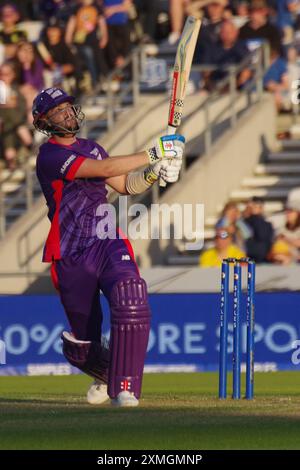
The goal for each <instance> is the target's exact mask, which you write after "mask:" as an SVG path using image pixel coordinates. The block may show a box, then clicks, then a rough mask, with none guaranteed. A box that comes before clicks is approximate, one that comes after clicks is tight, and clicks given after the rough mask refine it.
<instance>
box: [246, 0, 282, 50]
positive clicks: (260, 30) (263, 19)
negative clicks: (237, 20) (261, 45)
mask: <svg viewBox="0 0 300 470" xmlns="http://www.w3.org/2000/svg"><path fill="white" fill-rule="evenodd" d="M239 38H240V39H242V40H244V41H246V42H247V44H250V43H251V41H253V40H258V39H259V40H266V41H268V43H269V44H270V46H271V48H276V49H277V50H280V47H281V35H280V31H279V29H278V28H277V27H276V26H274V25H272V24H271V23H269V21H268V7H267V4H266V3H265V0H253V1H252V3H251V4H250V20H249V21H248V23H246V24H245V25H244V26H242V28H241V29H240V33H239ZM255 42H256V41H255ZM250 48H251V47H250Z"/></svg>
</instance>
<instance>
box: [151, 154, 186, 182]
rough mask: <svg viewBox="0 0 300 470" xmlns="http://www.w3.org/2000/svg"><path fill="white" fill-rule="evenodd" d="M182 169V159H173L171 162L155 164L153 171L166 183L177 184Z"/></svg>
mask: <svg viewBox="0 0 300 470" xmlns="http://www.w3.org/2000/svg"><path fill="white" fill-rule="evenodd" d="M181 167H182V157H181V158H179V157H177V158H173V159H172V161H171V162H165V161H164V160H162V161H160V162H158V163H155V165H153V167H152V169H153V172H154V173H155V174H156V175H157V177H159V178H162V179H163V180H164V181H165V182H166V183H176V181H178V178H179V174H180V170H181Z"/></svg>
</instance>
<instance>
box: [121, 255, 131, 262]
mask: <svg viewBox="0 0 300 470" xmlns="http://www.w3.org/2000/svg"><path fill="white" fill-rule="evenodd" d="M122 261H130V256H129V255H122Z"/></svg>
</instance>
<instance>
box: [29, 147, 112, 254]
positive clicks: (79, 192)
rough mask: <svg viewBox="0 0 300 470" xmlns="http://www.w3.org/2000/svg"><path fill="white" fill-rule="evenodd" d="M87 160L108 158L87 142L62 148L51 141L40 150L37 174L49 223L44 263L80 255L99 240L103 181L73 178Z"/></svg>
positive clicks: (105, 192)
mask: <svg viewBox="0 0 300 470" xmlns="http://www.w3.org/2000/svg"><path fill="white" fill-rule="evenodd" d="M86 158H93V159H95V160H103V159H105V158H108V155H107V153H106V152H105V150H104V149H103V148H102V147H101V146H100V145H98V144H97V143H95V142H93V141H90V140H87V139H77V140H76V142H75V143H74V144H72V145H61V144H58V143H57V142H56V141H55V139H53V138H51V139H49V140H48V142H46V143H45V144H43V145H42V146H41V147H40V151H39V154H38V157H37V165H36V171H37V177H38V179H39V182H40V185H41V188H42V190H43V193H44V196H45V198H46V201H47V206H48V208H49V211H48V217H49V219H50V221H51V228H50V232H49V235H48V238H47V241H46V244H45V248H44V255H43V261H44V262H51V261H53V260H57V259H61V258H63V257H65V256H70V255H71V254H74V253H78V252H82V251H83V250H84V249H85V248H87V247H88V246H91V245H92V244H93V243H94V242H95V241H96V240H98V238H97V234H96V226H97V224H98V222H99V220H100V217H98V216H96V210H97V208H98V206H99V204H103V203H106V202H107V198H106V195H107V191H106V188H105V182H104V179H103V178H89V179H81V178H78V179H75V174H76V172H77V170H78V168H79V167H80V165H81V164H82V163H83V162H84V160H85V159H86Z"/></svg>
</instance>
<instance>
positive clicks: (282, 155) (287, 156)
mask: <svg viewBox="0 0 300 470" xmlns="http://www.w3.org/2000/svg"><path fill="white" fill-rule="evenodd" d="M267 159H268V161H269V162H271V163H273V162H274V163H276V162H282V163H285V162H286V161H290V162H300V151H295V152H293V151H289V152H276V153H270V154H269V155H268V158H267Z"/></svg>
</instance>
